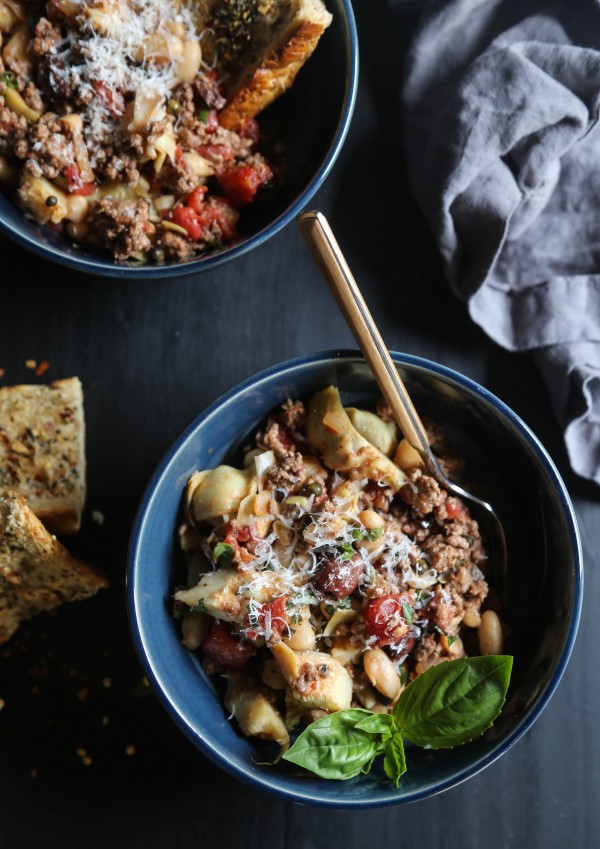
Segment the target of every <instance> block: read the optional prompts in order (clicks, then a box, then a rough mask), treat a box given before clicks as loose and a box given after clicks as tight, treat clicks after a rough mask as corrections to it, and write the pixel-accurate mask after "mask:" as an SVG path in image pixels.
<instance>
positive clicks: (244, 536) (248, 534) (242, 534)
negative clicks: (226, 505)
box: [235, 527, 252, 542]
mask: <svg viewBox="0 0 600 849" xmlns="http://www.w3.org/2000/svg"><path fill="white" fill-rule="evenodd" d="M235 535H236V537H237V539H238V542H250V540H251V539H252V531H251V530H250V528H248V527H246V528H237V530H236V532H235Z"/></svg>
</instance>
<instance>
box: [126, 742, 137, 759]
mask: <svg viewBox="0 0 600 849" xmlns="http://www.w3.org/2000/svg"><path fill="white" fill-rule="evenodd" d="M125 754H126V755H129V756H130V757H131V755H135V746H133V745H132V744H131V743H130V744H129V746H127V747H126V749H125Z"/></svg>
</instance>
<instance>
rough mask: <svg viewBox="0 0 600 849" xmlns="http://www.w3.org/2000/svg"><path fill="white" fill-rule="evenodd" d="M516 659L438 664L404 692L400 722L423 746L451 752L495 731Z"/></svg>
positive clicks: (405, 732)
mask: <svg viewBox="0 0 600 849" xmlns="http://www.w3.org/2000/svg"><path fill="white" fill-rule="evenodd" d="M512 660H513V659H512V657H509V656H505V655H489V656H486V657H469V658H466V657H464V658H460V659H459V660H451V661H448V662H447V663H441V664H439V665H438V666H432V667H431V668H430V669H428V670H427V671H426V672H423V673H422V674H421V675H419V676H418V677H417V678H415V680H414V681H412V682H411V683H410V684H409V685H408V687H407V688H406V689H405V690H403V691H402V693H401V694H400V698H399V699H398V702H397V704H396V707H395V708H394V714H393V716H394V719H395V721H396V725H397V727H398V729H399V731H400V732H401V733H402V736H403V737H404V738H406V739H407V740H410V741H411V742H412V743H415V744H416V745H417V746H426V747H428V748H431V749H450V748H452V747H453V746H460V745H462V744H463V743H468V742H469V741H470V740H473V739H474V738H475V737H479V735H480V734H483V732H484V731H485V730H486V729H487V728H489V727H490V725H491V724H492V723H493V721H494V720H495V719H496V717H497V716H498V715H499V713H500V711H501V710H502V705H503V704H504V701H505V698H506V691H507V689H508V684H509V681H510V673H511V670H512Z"/></svg>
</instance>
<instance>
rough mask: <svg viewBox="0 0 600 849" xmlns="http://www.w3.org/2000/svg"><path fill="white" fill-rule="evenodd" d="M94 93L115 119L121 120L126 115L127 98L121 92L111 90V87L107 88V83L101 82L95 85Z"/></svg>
mask: <svg viewBox="0 0 600 849" xmlns="http://www.w3.org/2000/svg"><path fill="white" fill-rule="evenodd" d="M94 91H95V92H96V94H97V96H98V99H99V100H100V101H101V102H102V103H103V104H104V106H106V108H107V109H108V111H109V112H110V113H111V115H113V116H114V117H115V118H120V117H121V116H122V115H124V114H125V98H124V97H123V95H122V93H121V92H120V91H116V90H115V89H113V88H110V86H107V85H106V83H101V82H99V81H96V82H95V83H94Z"/></svg>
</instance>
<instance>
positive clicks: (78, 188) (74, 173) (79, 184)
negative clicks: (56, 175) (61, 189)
mask: <svg viewBox="0 0 600 849" xmlns="http://www.w3.org/2000/svg"><path fill="white" fill-rule="evenodd" d="M65 180H66V181H67V191H68V192H69V194H71V195H83V196H86V195H91V194H92V193H93V192H94V191H95V190H96V184H95V183H94V182H93V181H92V182H91V183H84V182H83V180H82V179H81V172H80V170H79V168H78V167H77V166H76V165H67V167H66V168H65Z"/></svg>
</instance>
